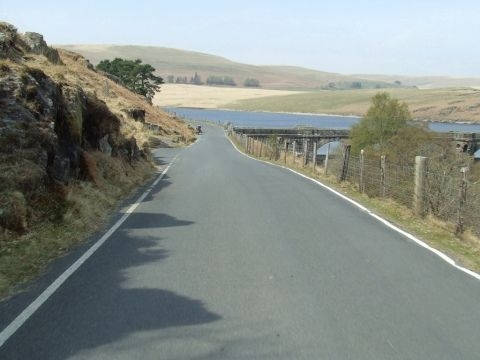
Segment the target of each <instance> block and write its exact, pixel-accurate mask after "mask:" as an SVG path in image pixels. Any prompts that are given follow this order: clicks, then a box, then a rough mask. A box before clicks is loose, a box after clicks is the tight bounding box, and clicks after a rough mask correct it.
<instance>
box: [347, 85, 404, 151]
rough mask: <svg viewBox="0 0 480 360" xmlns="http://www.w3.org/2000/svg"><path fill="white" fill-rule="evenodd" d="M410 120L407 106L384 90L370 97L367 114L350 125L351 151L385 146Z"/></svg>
mask: <svg viewBox="0 0 480 360" xmlns="http://www.w3.org/2000/svg"><path fill="white" fill-rule="evenodd" d="M410 120H411V115H410V112H409V110H408V106H407V104H405V103H400V102H399V101H398V100H397V99H392V98H391V97H390V95H389V94H388V93H386V92H381V93H378V94H377V95H375V96H374V97H373V98H372V105H371V106H370V108H369V109H368V111H367V114H366V115H365V116H364V117H363V118H362V119H361V120H360V121H359V122H358V123H357V124H356V125H354V126H353V127H352V130H351V132H350V139H351V143H352V152H353V153H359V152H360V150H361V149H364V148H366V147H368V146H377V147H380V148H385V146H386V144H387V141H388V140H389V139H390V138H392V137H393V136H395V135H396V134H397V132H398V131H399V129H401V128H404V127H405V126H407V123H408V121H410Z"/></svg>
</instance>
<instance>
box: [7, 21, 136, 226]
mask: <svg viewBox="0 0 480 360" xmlns="http://www.w3.org/2000/svg"><path fill="white" fill-rule="evenodd" d="M0 51H1V56H2V57H4V58H8V59H9V60H11V61H12V62H4V63H2V64H1V65H0V229H1V228H4V229H9V230H11V231H16V232H24V231H25V230H26V229H27V227H28V221H27V217H28V213H29V211H28V208H29V206H33V205H32V204H38V203H40V202H42V201H46V205H45V211H47V210H48V208H49V207H50V206H51V204H52V203H55V204H56V205H55V209H61V208H62V205H61V204H62V203H64V202H66V201H67V195H66V193H65V189H66V186H67V185H69V184H70V183H72V182H75V181H78V180H87V181H92V182H94V183H95V182H96V180H95V179H96V178H95V162H94V161H93V160H92V156H91V155H90V152H92V151H101V152H103V153H105V154H106V155H108V156H114V157H120V158H123V159H125V160H126V161H130V162H133V161H136V160H138V159H139V158H140V157H142V156H145V153H144V152H143V151H142V150H140V149H139V148H138V146H137V143H136V140H135V138H133V137H132V138H125V137H124V136H122V134H121V132H120V126H121V121H120V119H119V118H118V117H117V116H116V115H115V114H113V113H112V112H111V111H110V109H109V108H108V106H107V105H106V104H105V103H104V102H103V101H102V100H100V99H98V98H97V97H96V96H95V95H94V94H92V93H86V92H85V91H84V90H83V89H82V88H80V87H78V86H74V85H72V84H69V83H66V82H62V81H60V82H58V81H55V80H54V79H52V78H51V77H49V76H48V75H46V74H45V73H44V72H43V71H42V70H40V69H38V68H30V67H28V66H27V64H26V63H25V61H24V60H23V57H24V56H25V55H26V54H28V53H29V52H33V53H35V54H41V55H44V56H46V57H47V58H49V60H50V61H52V62H54V63H56V64H59V63H61V61H60V58H59V57H58V59H57V56H58V53H56V51H55V50H53V49H51V48H49V47H48V46H47V44H46V43H45V41H44V40H43V37H42V36H41V35H40V34H36V33H27V34H25V36H18V34H17V33H16V29H15V28H14V27H12V26H9V25H8V24H7V25H6V24H0ZM55 54H56V55H55ZM86 66H88V64H87V65H86ZM144 115H145V114H144V112H143V117H144ZM139 116H141V114H140V115H139ZM42 189H43V190H42ZM46 194H50V195H46ZM47 198H48V200H41V199H47ZM48 211H50V210H48ZM48 211H47V212H48Z"/></svg>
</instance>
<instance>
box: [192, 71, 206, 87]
mask: <svg viewBox="0 0 480 360" xmlns="http://www.w3.org/2000/svg"><path fill="white" fill-rule="evenodd" d="M190 83H192V84H194V85H203V81H202V78H201V77H200V75H198V74H197V73H195V75H194V76H192V78H191V79H190Z"/></svg>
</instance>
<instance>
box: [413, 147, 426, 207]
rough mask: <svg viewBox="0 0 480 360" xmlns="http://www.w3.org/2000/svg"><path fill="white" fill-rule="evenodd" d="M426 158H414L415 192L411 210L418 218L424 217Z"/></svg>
mask: <svg viewBox="0 0 480 360" xmlns="http://www.w3.org/2000/svg"><path fill="white" fill-rule="evenodd" d="M427 161H428V160H427V158H426V157H424V156H416V157H415V190H414V194H413V209H414V211H415V214H416V215H418V216H424V215H425V178H426V173H427Z"/></svg>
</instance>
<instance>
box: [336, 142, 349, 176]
mask: <svg viewBox="0 0 480 360" xmlns="http://www.w3.org/2000/svg"><path fill="white" fill-rule="evenodd" d="M350 149H351V145H350V144H347V145H345V146H344V149H343V162H342V169H341V171H340V177H339V180H340V181H345V180H347V175H348V163H349V162H350Z"/></svg>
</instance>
